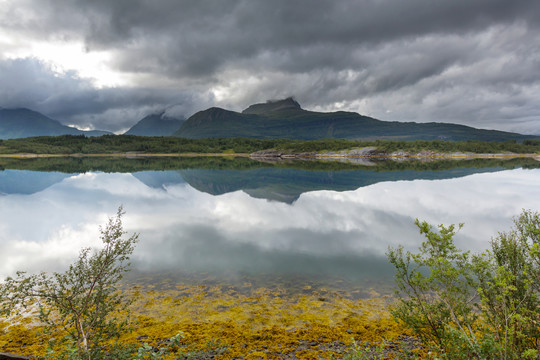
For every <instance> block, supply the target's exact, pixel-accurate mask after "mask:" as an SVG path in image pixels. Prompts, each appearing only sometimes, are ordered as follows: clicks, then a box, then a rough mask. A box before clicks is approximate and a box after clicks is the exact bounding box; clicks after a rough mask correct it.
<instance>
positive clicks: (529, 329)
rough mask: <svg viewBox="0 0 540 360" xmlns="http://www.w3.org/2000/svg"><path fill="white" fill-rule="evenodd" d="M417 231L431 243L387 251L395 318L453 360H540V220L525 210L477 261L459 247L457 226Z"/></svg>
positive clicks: (423, 225) (423, 226)
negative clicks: (395, 299) (415, 249)
mask: <svg viewBox="0 0 540 360" xmlns="http://www.w3.org/2000/svg"><path fill="white" fill-rule="evenodd" d="M416 225H417V226H418V227H419V229H420V233H422V234H423V235H424V236H425V237H426V241H425V242H423V243H422V245H421V246H420V249H419V250H420V251H419V252H418V253H415V254H414V253H411V252H408V251H407V252H404V250H403V247H398V248H396V249H389V251H388V253H387V256H388V259H389V261H390V262H391V263H392V264H393V265H394V266H395V268H396V282H397V286H398V290H397V295H398V297H399V300H398V302H397V304H396V305H395V306H394V307H393V309H392V314H393V315H394V316H395V317H396V318H397V319H399V320H401V321H402V322H403V323H404V324H405V325H407V326H408V327H410V328H411V329H412V330H413V332H414V333H415V334H416V335H417V336H418V337H419V338H420V339H421V340H423V341H424V342H425V343H426V344H428V345H430V346H433V347H434V348H435V350H437V351H438V352H439V353H440V354H441V356H443V357H444V358H447V359H521V358H529V359H539V358H540V354H539V349H540V326H539V324H540V302H539V292H540V214H538V213H534V212H531V211H524V212H523V213H522V214H521V216H519V217H518V218H516V219H514V228H513V229H512V230H511V231H510V232H508V233H500V234H499V235H498V236H497V237H496V238H495V239H493V240H492V242H491V250H488V251H486V252H484V253H482V254H478V255H473V256H471V255H470V254H469V252H464V251H462V250H460V249H458V248H457V247H456V246H455V244H454V241H453V236H454V235H455V226H454V225H451V226H449V227H445V226H443V225H439V226H438V231H437V230H435V229H434V228H433V226H431V225H429V224H427V223H426V222H419V221H418V220H417V221H416ZM460 227H461V225H460Z"/></svg>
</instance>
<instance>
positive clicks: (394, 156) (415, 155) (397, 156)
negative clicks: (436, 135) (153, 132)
mask: <svg viewBox="0 0 540 360" xmlns="http://www.w3.org/2000/svg"><path fill="white" fill-rule="evenodd" d="M249 157H250V158H251V159H254V160H280V159H298V160H332V159H358V158H362V159H367V160H369V159H390V160H403V159H420V160H438V159H480V158H482V159H487V158H517V157H532V158H535V159H536V160H539V161H540V155H539V154H515V153H501V154H488V153H486V154H476V153H457V152H456V153H439V152H435V151H430V150H422V151H419V152H405V151H394V152H391V153H386V152H382V151H380V150H377V149H376V148H375V147H364V148H358V149H350V150H342V151H335V152H320V153H316V152H301V153H288V152H284V151H279V150H263V151H257V152H254V153H251V154H249Z"/></svg>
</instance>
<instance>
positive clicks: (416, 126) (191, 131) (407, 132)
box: [173, 98, 538, 141]
mask: <svg viewBox="0 0 540 360" xmlns="http://www.w3.org/2000/svg"><path fill="white" fill-rule="evenodd" d="M173 136H178V137H185V138H195V139H198V138H220V137H224V138H227V137H253V138H259V139H277V138H286V139H299V140H316V139H325V138H341V139H350V140H376V139H387V140H483V141H504V140H524V139H531V138H538V137H537V136H534V135H522V134H518V133H512V132H506V131H499V130H486V129H477V128H473V127H471V126H467V125H459V124H451V123H439V122H429V123H416V122H399V121H382V120H378V119H375V118H372V117H369V116H364V115H360V114H358V113H355V112H349V111H336V112H327V113H323V112H315V111H309V110H304V109H302V107H301V106H300V104H299V103H298V102H297V101H296V100H294V98H286V99H283V100H273V101H267V102H266V103H259V104H253V105H251V106H249V107H248V108H246V109H245V110H243V111H242V112H235V111H231V110H226V109H222V108H217V107H212V108H209V109H206V110H202V111H199V112H197V113H195V114H194V115H192V116H191V117H189V118H188V119H187V120H186V121H185V122H184V123H183V124H182V126H181V127H180V129H178V131H176V132H175V133H174V134H173Z"/></svg>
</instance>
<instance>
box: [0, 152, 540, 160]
mask: <svg viewBox="0 0 540 360" xmlns="http://www.w3.org/2000/svg"><path fill="white" fill-rule="evenodd" d="M55 157H57V158H68V157H71V158H84V157H116V158H122V157H123V158H126V159H136V158H151V157H246V158H250V159H253V160H269V159H283V160H341V159H389V160H404V159H419V160H439V159H455V160H460V159H489V158H495V159H512V158H534V159H536V160H538V161H540V154H539V153H527V154H516V153H511V154H508V153H493V154H491V153H478V154H476V153H426V152H420V153H406V152H399V151H398V152H394V153H390V154H371V153H363V154H358V153H342V152H336V153H334V152H329V153H284V152H283V153H282V152H278V151H264V152H258V153H252V154H247V153H234V154H224V153H131V152H127V153H111V154H80V153H77V154H33V153H18V154H0V158H15V159H32V158H55Z"/></svg>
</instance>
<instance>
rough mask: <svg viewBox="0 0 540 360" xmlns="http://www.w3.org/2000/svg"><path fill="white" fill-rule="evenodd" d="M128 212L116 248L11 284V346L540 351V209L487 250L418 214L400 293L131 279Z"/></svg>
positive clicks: (163, 353)
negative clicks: (464, 243) (463, 244)
mask: <svg viewBox="0 0 540 360" xmlns="http://www.w3.org/2000/svg"><path fill="white" fill-rule="evenodd" d="M122 214H123V212H122V209H121V208H120V209H119V211H118V213H117V217H116V218H112V219H111V220H110V221H109V223H108V225H107V226H106V227H105V229H103V230H102V232H101V234H102V241H103V244H104V247H103V249H101V250H98V251H95V252H93V253H92V252H91V251H90V250H83V251H82V252H81V254H80V256H79V259H78V260H77V261H76V262H75V263H74V264H73V265H72V266H70V267H69V269H68V270H67V271H66V272H64V273H55V274H53V275H52V276H50V275H47V274H40V275H30V276H27V275H26V274H19V275H18V276H17V277H16V278H14V279H10V278H8V279H7V280H6V281H5V282H4V283H3V284H2V286H1V288H0V289H1V292H0V294H1V297H0V303H1V304H2V307H1V308H2V311H3V315H4V316H9V317H4V318H0V349H1V350H2V351H10V352H16V353H22V354H29V355H34V356H38V357H39V358H43V359H70V360H76V359H126V360H127V359H210V358H219V359H282V358H285V359H291V358H296V359H357V360H359V359H540V327H539V326H538V324H539V323H540V282H539V281H538V280H539V279H540V213H537V212H533V211H523V213H522V214H521V215H520V216H519V217H518V218H516V219H515V221H514V227H513V228H512V229H511V230H510V231H509V232H506V233H500V234H499V235H498V236H497V237H495V238H494V239H493V240H492V242H491V248H490V249H489V250H486V251H485V252H484V253H482V254H476V255H471V254H470V253H469V252H465V251H462V250H460V249H458V248H457V247H456V246H455V244H454V241H453V237H454V235H455V234H456V231H457V229H458V228H459V227H456V226H454V225H450V226H443V225H440V226H439V227H438V229H436V228H434V227H433V226H431V225H429V224H427V223H425V222H420V221H417V222H416V224H417V226H418V228H419V230H420V233H421V234H423V235H424V236H425V237H426V241H425V242H424V243H423V244H422V245H421V247H420V249H419V252H416V253H413V252H405V251H404V249H403V248H402V247H398V248H394V249H389V251H388V259H389V261H390V263H392V264H393V265H394V266H395V269H396V283H397V287H398V290H397V298H389V297H381V296H380V295H379V294H377V293H372V294H371V298H369V296H366V295H368V294H367V291H366V289H358V290H357V291H352V292H350V291H343V290H339V289H329V288H321V287H318V286H315V285H314V284H309V283H307V282H306V283H303V284H299V283H295V284H293V286H290V287H286V286H283V285H279V284H278V285H276V286H274V287H268V288H261V287H257V286H256V285H254V284H252V283H250V282H249V281H243V282H238V283H235V284H232V283H231V284H223V283H215V282H212V281H208V282H206V283H197V282H193V283H190V282H188V281H186V282H178V281H177V280H175V281H173V280H171V281H165V282H164V283H163V284H161V286H160V287H158V284H157V283H156V281H155V279H153V278H146V279H145V278H142V279H139V280H138V281H137V282H136V283H131V282H126V281H124V283H123V284H121V283H120V280H121V278H122V276H121V275H122V274H123V273H124V272H125V271H126V270H127V269H128V268H127V266H128V263H127V261H128V260H129V256H130V254H131V253H132V251H133V247H134V246H135V243H136V240H137V238H136V235H134V236H132V237H130V238H129V239H125V240H124V239H123V235H124V231H123V229H122V223H121V215H122ZM460 226H461V225H460ZM291 289H293V291H291ZM130 314H131V315H130Z"/></svg>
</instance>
